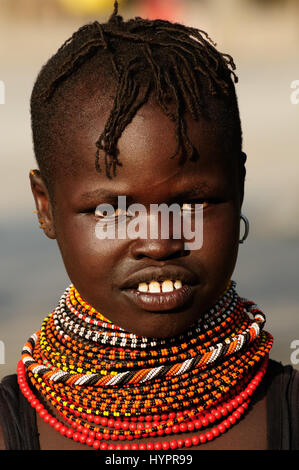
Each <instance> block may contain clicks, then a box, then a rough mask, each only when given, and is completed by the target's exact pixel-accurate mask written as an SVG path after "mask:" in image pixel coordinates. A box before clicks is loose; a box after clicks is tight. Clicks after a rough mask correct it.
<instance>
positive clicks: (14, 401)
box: [0, 374, 19, 450]
mask: <svg viewBox="0 0 299 470" xmlns="http://www.w3.org/2000/svg"><path fill="white" fill-rule="evenodd" d="M18 395H19V388H18V381H17V375H16V374H11V375H7V376H6V377H4V378H3V379H2V380H1V382H0V450H4V449H6V442H5V436H7V435H8V433H9V427H10V425H11V422H12V414H13V413H16V412H17V410H18V401H19V398H18Z"/></svg>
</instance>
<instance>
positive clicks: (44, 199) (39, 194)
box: [29, 170, 56, 240]
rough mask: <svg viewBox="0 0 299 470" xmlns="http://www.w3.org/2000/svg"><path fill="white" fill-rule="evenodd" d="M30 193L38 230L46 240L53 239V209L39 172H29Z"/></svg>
mask: <svg viewBox="0 0 299 470" xmlns="http://www.w3.org/2000/svg"><path fill="white" fill-rule="evenodd" d="M29 178H30V184H31V191H32V194H33V197H34V200H35V206H36V210H37V216H38V219H39V222H40V224H41V225H40V228H42V229H43V230H44V233H45V235H46V236H47V237H48V238H51V239H53V240H54V239H55V238H56V234H55V229H54V217H53V213H54V211H53V207H52V204H51V200H50V196H49V192H48V189H47V187H46V185H45V183H44V181H43V179H42V177H41V175H40V171H39V170H30V174H29Z"/></svg>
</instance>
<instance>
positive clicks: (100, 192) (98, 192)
mask: <svg viewBox="0 0 299 470" xmlns="http://www.w3.org/2000/svg"><path fill="white" fill-rule="evenodd" d="M117 196H118V194H114V193H111V192H110V191H109V190H107V189H104V188H102V189H95V190H94V191H87V192H85V193H83V194H81V197H82V198H83V199H93V198H95V197H106V198H110V199H117Z"/></svg>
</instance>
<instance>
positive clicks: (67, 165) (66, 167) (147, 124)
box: [57, 97, 237, 198]
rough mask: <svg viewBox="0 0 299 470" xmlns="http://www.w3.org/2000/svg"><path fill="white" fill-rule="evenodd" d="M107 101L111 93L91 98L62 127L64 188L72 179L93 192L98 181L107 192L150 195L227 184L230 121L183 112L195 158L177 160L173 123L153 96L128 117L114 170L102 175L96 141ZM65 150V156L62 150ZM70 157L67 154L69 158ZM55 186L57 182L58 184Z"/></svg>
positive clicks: (231, 162) (231, 169)
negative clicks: (103, 97) (64, 132)
mask: <svg viewBox="0 0 299 470" xmlns="http://www.w3.org/2000/svg"><path fill="white" fill-rule="evenodd" d="M111 106H112V101H111V97H110V99H109V97H108V98H107V99H106V101H105V102H103V101H100V102H99V101H98V100H97V99H95V100H94V101H92V102H90V101H89V102H88V103H85V105H84V108H83V109H82V108H81V110H80V112H77V117H76V118H75V119H74V120H73V123H72V125H71V126H68V128H67V138H66V140H65V145H64V146H63V147H62V148H61V153H62V155H61V157H62V158H60V159H59V161H60V162H63V164H62V166H61V168H62V169H63V171H59V172H58V175H57V176H58V180H57V181H60V182H61V179H62V178H63V175H65V174H67V175H68V178H67V182H65V181H64V190H65V191H67V189H68V184H71V185H72V187H73V189H74V188H75V192H76V193H78V194H79V193H80V192H82V193H83V192H88V191H90V192H92V190H97V189H98V187H99V186H100V187H101V188H103V189H106V190H107V191H111V192H114V193H122V194H131V195H132V197H134V196H135V195H136V197H137V196H138V195H145V194H146V193H147V194H148V196H149V197H152V198H153V197H155V192H158V193H161V192H163V191H164V192H166V193H167V191H169V190H170V188H171V189H173V190H174V191H175V190H178V191H180V190H181V189H183V187H185V186H186V185H187V186H188V185H189V186H191V187H192V185H193V184H197V183H203V182H207V183H209V185H210V186H213V185H214V186H215V185H218V186H219V185H220V184H221V185H224V184H231V183H232V181H233V180H234V179H235V178H234V177H235V174H236V168H237V165H236V158H237V157H236V156H235V155H233V146H232V144H231V142H232V137H233V136H232V130H231V122H227V121H226V120H225V117H224V116H225V113H223V112H222V111H220V112H219V110H217V113H218V115H217V119H216V118H213V116H212V117H211V118H210V119H209V120H208V119H206V118H202V119H201V120H200V121H194V120H193V119H192V117H191V115H190V114H188V113H186V115H185V122H186V133H187V135H188V137H189V139H190V141H191V142H192V143H193V145H194V147H195V148H196V150H197V152H198V155H199V157H198V160H197V161H195V162H194V161H190V160H186V161H185V163H184V164H183V165H179V157H180V156H181V154H182V152H183V149H182V148H181V149H180V150H179V152H178V154H177V155H176V156H175V157H174V158H170V157H171V156H172V155H173V154H174V153H175V151H176V149H177V144H178V141H177V137H176V132H177V129H176V123H175V122H173V121H171V120H170V118H169V117H167V116H166V115H165V113H164V112H163V111H162V110H161V109H160V107H159V106H158V105H157V104H156V102H155V101H154V100H153V99H150V100H149V102H148V103H146V104H145V105H144V106H142V107H141V108H140V110H139V111H138V112H137V114H136V116H135V117H134V118H133V120H132V122H131V123H130V124H128V126H127V127H126V128H125V130H124V131H123V133H122V135H121V137H120V139H119V141H118V149H119V156H118V157H119V161H120V162H121V163H122V166H117V170H116V171H117V175H116V177H113V179H112V180H110V179H108V178H107V177H106V170H105V163H104V160H105V159H104V152H102V151H100V166H101V169H102V171H101V173H98V172H97V171H96V169H95V154H96V146H95V142H96V141H97V140H98V138H99V135H100V134H101V132H102V131H103V129H104V126H105V123H106V120H107V119H108V117H109V114H110V110H111ZM63 154H64V155H63ZM70 156H71V158H70ZM59 185H60V183H59Z"/></svg>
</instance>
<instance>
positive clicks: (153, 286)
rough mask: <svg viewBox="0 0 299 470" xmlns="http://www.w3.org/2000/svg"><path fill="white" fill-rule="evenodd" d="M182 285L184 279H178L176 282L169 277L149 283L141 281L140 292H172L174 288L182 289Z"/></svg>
mask: <svg viewBox="0 0 299 470" xmlns="http://www.w3.org/2000/svg"><path fill="white" fill-rule="evenodd" d="M181 287H182V281H180V280H177V281H175V282H172V281H171V280H169V279H167V280H165V281H163V282H158V281H151V282H149V283H147V282H140V283H139V284H138V290H139V292H151V293H158V292H172V291H173V290H174V289H180V288H181Z"/></svg>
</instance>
